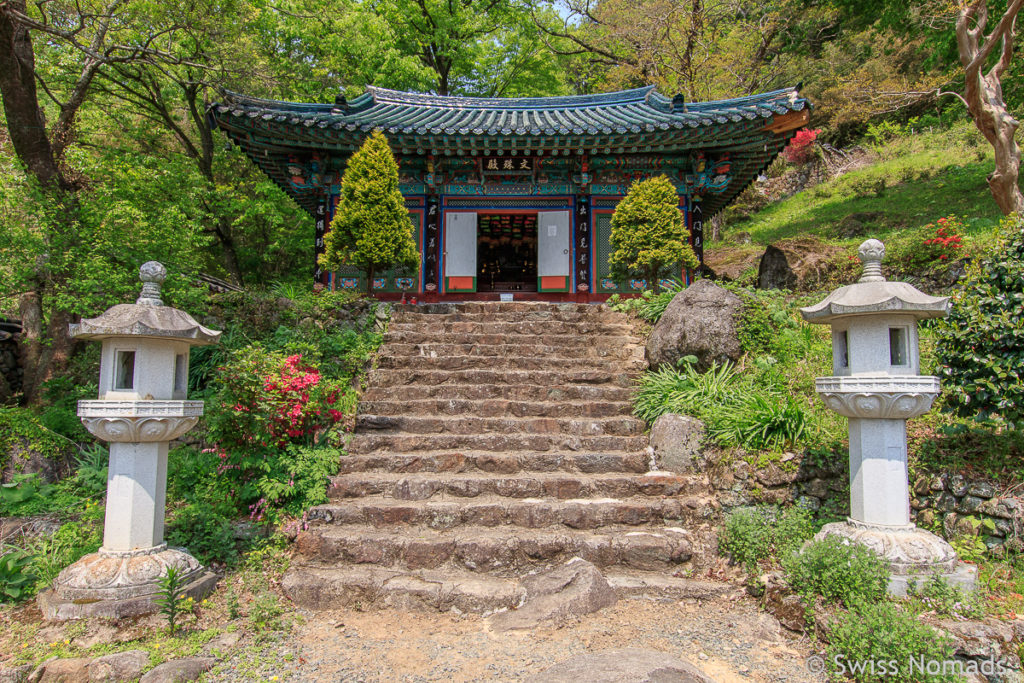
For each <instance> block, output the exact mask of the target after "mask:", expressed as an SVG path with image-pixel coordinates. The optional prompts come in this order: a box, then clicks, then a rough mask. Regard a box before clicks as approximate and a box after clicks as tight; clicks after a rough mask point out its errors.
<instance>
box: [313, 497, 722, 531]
mask: <svg viewBox="0 0 1024 683" xmlns="http://www.w3.org/2000/svg"><path fill="white" fill-rule="evenodd" d="M716 510H717V506H716V505H715V504H714V502H713V500H711V499H707V498H703V497H700V496H687V497H682V496H668V497H653V496H634V497H632V498H576V499H572V498H571V499H568V500H560V499H553V498H524V499H509V498H503V497H501V496H496V495H481V496H477V497H475V498H471V499H469V500H466V499H459V500H455V499H449V500H434V499H430V500H414V501H402V500H395V499H393V498H385V497H382V496H365V497H362V498H358V499H353V500H341V501H336V502H332V503H325V504H323V505H317V506H315V507H313V508H311V509H310V510H309V519H310V521H312V522H314V523H322V524H358V525H365V526H372V527H376V528H380V527H389V526H393V525H422V526H425V527H428V528H430V529H454V528H455V527H459V526H487V527H493V526H501V525H508V526H516V527H525V528H529V529H541V528H545V527H558V526H565V527H569V528H571V529H599V528H601V527H607V526H638V525H655V526H661V525H664V524H665V523H666V522H668V523H670V524H671V525H672V526H681V525H684V524H686V523H689V522H699V521H701V520H705V519H710V518H711V517H713V516H714V515H715V512H716Z"/></svg>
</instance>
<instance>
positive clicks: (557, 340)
mask: <svg viewBox="0 0 1024 683" xmlns="http://www.w3.org/2000/svg"><path fill="white" fill-rule="evenodd" d="M396 328H397V329H396ZM384 343H385V344H477V345H485V346H491V345H495V344H512V345H519V346H521V345H529V344H540V345H543V346H572V347H585V346H588V345H590V344H606V345H619V346H624V345H632V346H636V345H641V346H642V345H643V343H644V340H643V339H641V338H640V337H637V336H634V335H632V334H629V333H625V334H602V335H581V334H579V333H577V332H573V333H572V334H545V335H544V336H543V337H542V338H541V337H538V336H537V335H535V334H522V333H519V332H515V331H512V332H508V331H506V332H502V333H493V334H468V333H465V332H445V331H443V330H417V331H412V330H406V329H403V328H400V327H398V326H392V327H391V328H389V329H388V331H387V333H386V334H385V335H384Z"/></svg>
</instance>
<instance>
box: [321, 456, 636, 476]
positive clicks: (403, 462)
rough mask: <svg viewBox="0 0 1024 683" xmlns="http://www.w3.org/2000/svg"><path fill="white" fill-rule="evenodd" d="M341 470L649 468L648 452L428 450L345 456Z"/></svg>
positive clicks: (588, 470)
mask: <svg viewBox="0 0 1024 683" xmlns="http://www.w3.org/2000/svg"><path fill="white" fill-rule="evenodd" d="M340 463H341V465H340V469H339V472H340V473H341V474H348V473H353V472H372V471H379V472H394V473H396V474H397V473H409V472H449V473H457V472H489V473H492V474H516V473H518V472H582V473H588V474H597V473H606V472H616V473H622V472H635V473H643V472H646V471H647V464H648V463H647V455H646V454H644V453H557V452H555V453H550V452H549V453H530V452H516V453H488V452H479V453H475V452H472V451H469V452H452V451H438V452H424V453H378V454H375V455H346V456H344V457H343V458H341V461H340Z"/></svg>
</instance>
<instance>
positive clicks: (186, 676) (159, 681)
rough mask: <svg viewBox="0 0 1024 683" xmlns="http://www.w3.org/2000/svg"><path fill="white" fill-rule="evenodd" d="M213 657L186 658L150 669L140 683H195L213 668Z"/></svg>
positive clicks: (214, 661)
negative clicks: (194, 682) (187, 682)
mask: <svg viewBox="0 0 1024 683" xmlns="http://www.w3.org/2000/svg"><path fill="white" fill-rule="evenodd" d="M216 663H217V660H216V659H214V658H213V657H185V658H183V659H172V660H171V661H169V662H164V663H163V664H160V665H159V666H157V667H156V668H153V669H150V670H149V671H148V672H147V673H146V675H145V676H143V677H142V678H141V679H140V680H139V683H186V681H194V680H196V679H197V678H199V677H200V676H202V675H203V674H204V673H206V672H207V671H209V670H210V669H212V668H213V665H214V664H216Z"/></svg>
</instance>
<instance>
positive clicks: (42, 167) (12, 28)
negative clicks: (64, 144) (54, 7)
mask: <svg viewBox="0 0 1024 683" xmlns="http://www.w3.org/2000/svg"><path fill="white" fill-rule="evenodd" d="M8 4H9V6H10V8H11V9H13V10H14V11H16V12H21V13H24V12H25V0H8ZM35 62H36V60H35V54H34V53H33V51H32V37H31V36H30V35H29V32H28V29H27V28H25V27H24V26H22V25H21V24H20V23H18V22H17V21H15V20H14V19H13V18H12V17H11V16H10V15H8V14H7V13H5V12H3V11H0V98H2V99H3V101H4V115H5V116H6V118H7V131H8V134H9V135H10V137H11V143H12V144H13V145H14V151H15V153H16V154H17V155H18V158H19V159H21V161H22V163H24V164H25V167H26V169H27V170H28V172H29V173H30V174H32V176H33V177H34V178H35V179H36V180H38V181H39V184H40V185H42V186H43V187H44V188H49V187H53V186H58V187H60V188H62V189H70V188H69V187H68V184H67V183H66V182H65V179H64V177H63V175H62V174H61V172H60V168H59V167H58V165H57V160H56V158H55V157H54V154H53V147H52V146H51V145H50V139H49V137H47V134H46V118H45V117H44V116H43V110H42V109H41V108H40V107H39V98H38V96H37V91H36V67H35Z"/></svg>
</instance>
